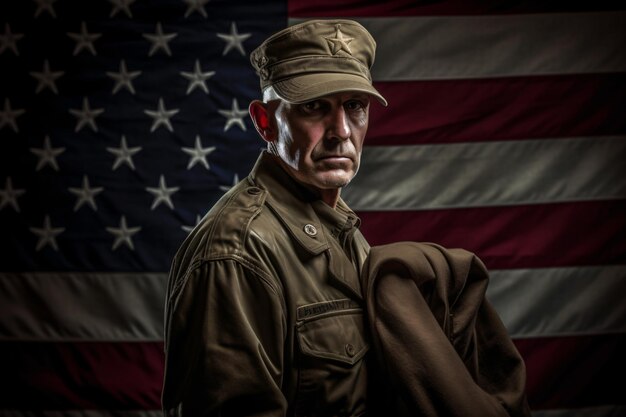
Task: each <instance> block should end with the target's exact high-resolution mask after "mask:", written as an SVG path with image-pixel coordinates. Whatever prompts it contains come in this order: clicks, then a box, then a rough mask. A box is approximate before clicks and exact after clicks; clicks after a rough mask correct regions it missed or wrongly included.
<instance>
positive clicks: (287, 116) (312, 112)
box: [270, 92, 370, 190]
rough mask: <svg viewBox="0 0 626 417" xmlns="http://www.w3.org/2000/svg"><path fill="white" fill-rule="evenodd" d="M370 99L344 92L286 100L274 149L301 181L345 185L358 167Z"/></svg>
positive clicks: (325, 186)
mask: <svg viewBox="0 0 626 417" xmlns="http://www.w3.org/2000/svg"><path fill="white" fill-rule="evenodd" d="M369 100H370V99H369V95H367V94H364V93H358V92H343V93H335V94H331V95H327V96H324V97H322V98H319V99H316V100H312V101H309V102H306V103H303V104H292V103H287V102H285V101H281V102H280V104H279V105H278V107H277V108H276V111H275V116H276V122H277V127H278V137H277V139H276V141H274V142H272V143H271V144H270V151H271V152H272V153H273V154H275V155H277V156H278V157H279V158H280V159H281V160H282V161H283V162H284V165H286V168H287V170H288V171H289V172H290V173H291V175H292V176H293V177H294V178H295V179H296V180H298V181H299V182H301V183H304V184H306V185H308V186H310V187H312V188H314V189H317V190H329V189H338V188H341V187H343V186H345V185H346V184H348V183H349V182H350V180H352V178H353V177H354V176H355V175H356V173H357V171H358V169H359V163H360V160H361V151H362V148H363V140H364V139H365V133H366V132H367V126H368V118H369Z"/></svg>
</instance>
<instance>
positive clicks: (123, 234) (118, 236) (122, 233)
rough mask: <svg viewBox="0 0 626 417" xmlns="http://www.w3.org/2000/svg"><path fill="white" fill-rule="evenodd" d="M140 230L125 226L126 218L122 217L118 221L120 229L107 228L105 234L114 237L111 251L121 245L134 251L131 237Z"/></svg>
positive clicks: (139, 228)
mask: <svg viewBox="0 0 626 417" xmlns="http://www.w3.org/2000/svg"><path fill="white" fill-rule="evenodd" d="M140 230H141V227H128V225H127V224H126V217H124V216H122V218H121V219H120V227H107V232H109V233H111V234H112V235H113V236H115V241H114V242H113V247H112V250H115V249H117V248H118V247H119V246H120V245H121V244H122V243H124V244H125V245H126V246H128V247H129V248H130V249H131V250H135V246H134V245H133V240H132V236H133V235H134V234H135V233H137V232H139V231H140Z"/></svg>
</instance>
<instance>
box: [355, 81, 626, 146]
mask: <svg viewBox="0 0 626 417" xmlns="http://www.w3.org/2000/svg"><path fill="white" fill-rule="evenodd" d="M625 83H626V74H624V73H619V74H602V75H598V74H590V75H572V76H565V75H561V76H543V77H519V78H496V79H476V80H438V81H412V82H408V81H407V82H377V83H375V84H376V88H377V89H378V90H379V91H380V92H381V93H382V95H383V96H384V97H385V98H386V99H387V101H388V102H389V106H388V107H387V108H383V107H381V106H377V105H375V106H372V110H371V120H370V128H369V132H368V135H367V139H366V142H365V143H366V145H369V146H372V145H380V146H384V145H412V144H422V143H451V142H465V141H490V140H508V139H531V138H554V137H576V136H599V135H616V134H624V133H626V117H624V113H623V112H622V111H618V110H617V109H625V108H626V89H624V88H623V86H624V84H625Z"/></svg>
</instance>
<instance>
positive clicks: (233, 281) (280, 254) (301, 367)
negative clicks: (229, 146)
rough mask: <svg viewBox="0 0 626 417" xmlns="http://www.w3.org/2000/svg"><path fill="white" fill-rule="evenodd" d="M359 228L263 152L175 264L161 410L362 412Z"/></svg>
mask: <svg viewBox="0 0 626 417" xmlns="http://www.w3.org/2000/svg"><path fill="white" fill-rule="evenodd" d="M358 224H359V220H358V218H357V217H356V215H355V214H354V212H353V211H352V210H350V209H349V208H348V207H347V205H346V204H345V203H344V202H343V201H342V200H339V202H338V204H337V207H336V208H335V209H333V208H331V207H330V206H328V205H326V204H325V203H323V202H322V201H321V200H319V199H316V198H314V197H313V196H312V195H311V194H310V193H309V192H308V191H307V190H306V189H305V188H304V187H302V186H301V185H299V184H297V183H296V182H295V181H294V180H293V179H292V178H291V177H290V176H289V175H288V174H287V173H286V172H285V171H284V170H283V169H282V168H281V167H280V166H279V165H278V164H277V163H276V162H275V161H274V160H273V159H272V158H271V156H270V155H268V154H266V153H263V154H262V155H261V156H260V157H259V159H258V161H257V163H256V165H255V167H254V168H253V170H252V172H251V173H250V175H249V176H248V177H247V178H246V179H244V180H243V181H241V182H240V183H239V184H238V185H236V186H234V187H233V188H232V189H231V190H230V191H229V192H228V193H226V194H225V195H224V196H223V197H222V199H220V201H218V202H217V203H216V205H215V206H214V207H213V208H212V209H211V210H210V212H209V213H208V214H207V215H206V216H205V218H204V219H203V220H202V222H201V223H200V224H199V225H198V226H197V227H196V228H195V229H194V231H193V232H192V233H191V234H190V235H189V236H188V238H187V239H186V240H185V242H184V243H183V245H182V246H181V248H180V249H179V251H178V253H177V254H176V257H175V259H174V261H173V264H172V268H171V271H170V277H169V283H168V291H167V300H166V313H165V315H166V317H165V349H166V366H165V381H164V387H163V397H162V401H163V409H164V412H165V415H167V416H194V417H197V416H213V415H215V416H217V415H223V416H231V415H246V416H253V415H258V416H260V415H263V416H286V415H287V416H312V417H313V416H358V415H361V414H363V413H364V412H365V391H366V385H367V381H366V380H367V370H366V366H365V360H364V355H365V353H366V352H367V351H368V348H369V345H368V342H367V337H366V333H365V329H364V323H363V320H364V315H363V309H362V307H363V297H362V294H361V288H360V284H359V282H360V277H359V272H358V271H360V269H361V266H362V264H363V262H364V261H365V258H366V257H367V254H368V250H369V246H368V244H367V242H366V241H365V239H364V238H363V236H362V235H361V233H360V232H359V231H358Z"/></svg>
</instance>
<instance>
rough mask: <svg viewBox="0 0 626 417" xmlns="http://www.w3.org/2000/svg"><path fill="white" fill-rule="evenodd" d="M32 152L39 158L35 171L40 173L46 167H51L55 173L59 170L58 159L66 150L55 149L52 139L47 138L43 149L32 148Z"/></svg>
mask: <svg viewBox="0 0 626 417" xmlns="http://www.w3.org/2000/svg"><path fill="white" fill-rule="evenodd" d="M30 151H31V152H32V153H34V154H35V155H37V156H38V157H39V161H38V162H37V167H36V168H35V171H39V170H40V169H42V168H43V167H44V166H46V165H50V166H51V167H52V168H53V169H54V170H55V171H58V170H59V165H58V164H57V160H56V157H57V156H59V155H60V154H62V153H63V152H65V148H53V147H52V145H51V144H50V137H49V136H46V137H45V138H44V141H43V148H30Z"/></svg>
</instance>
